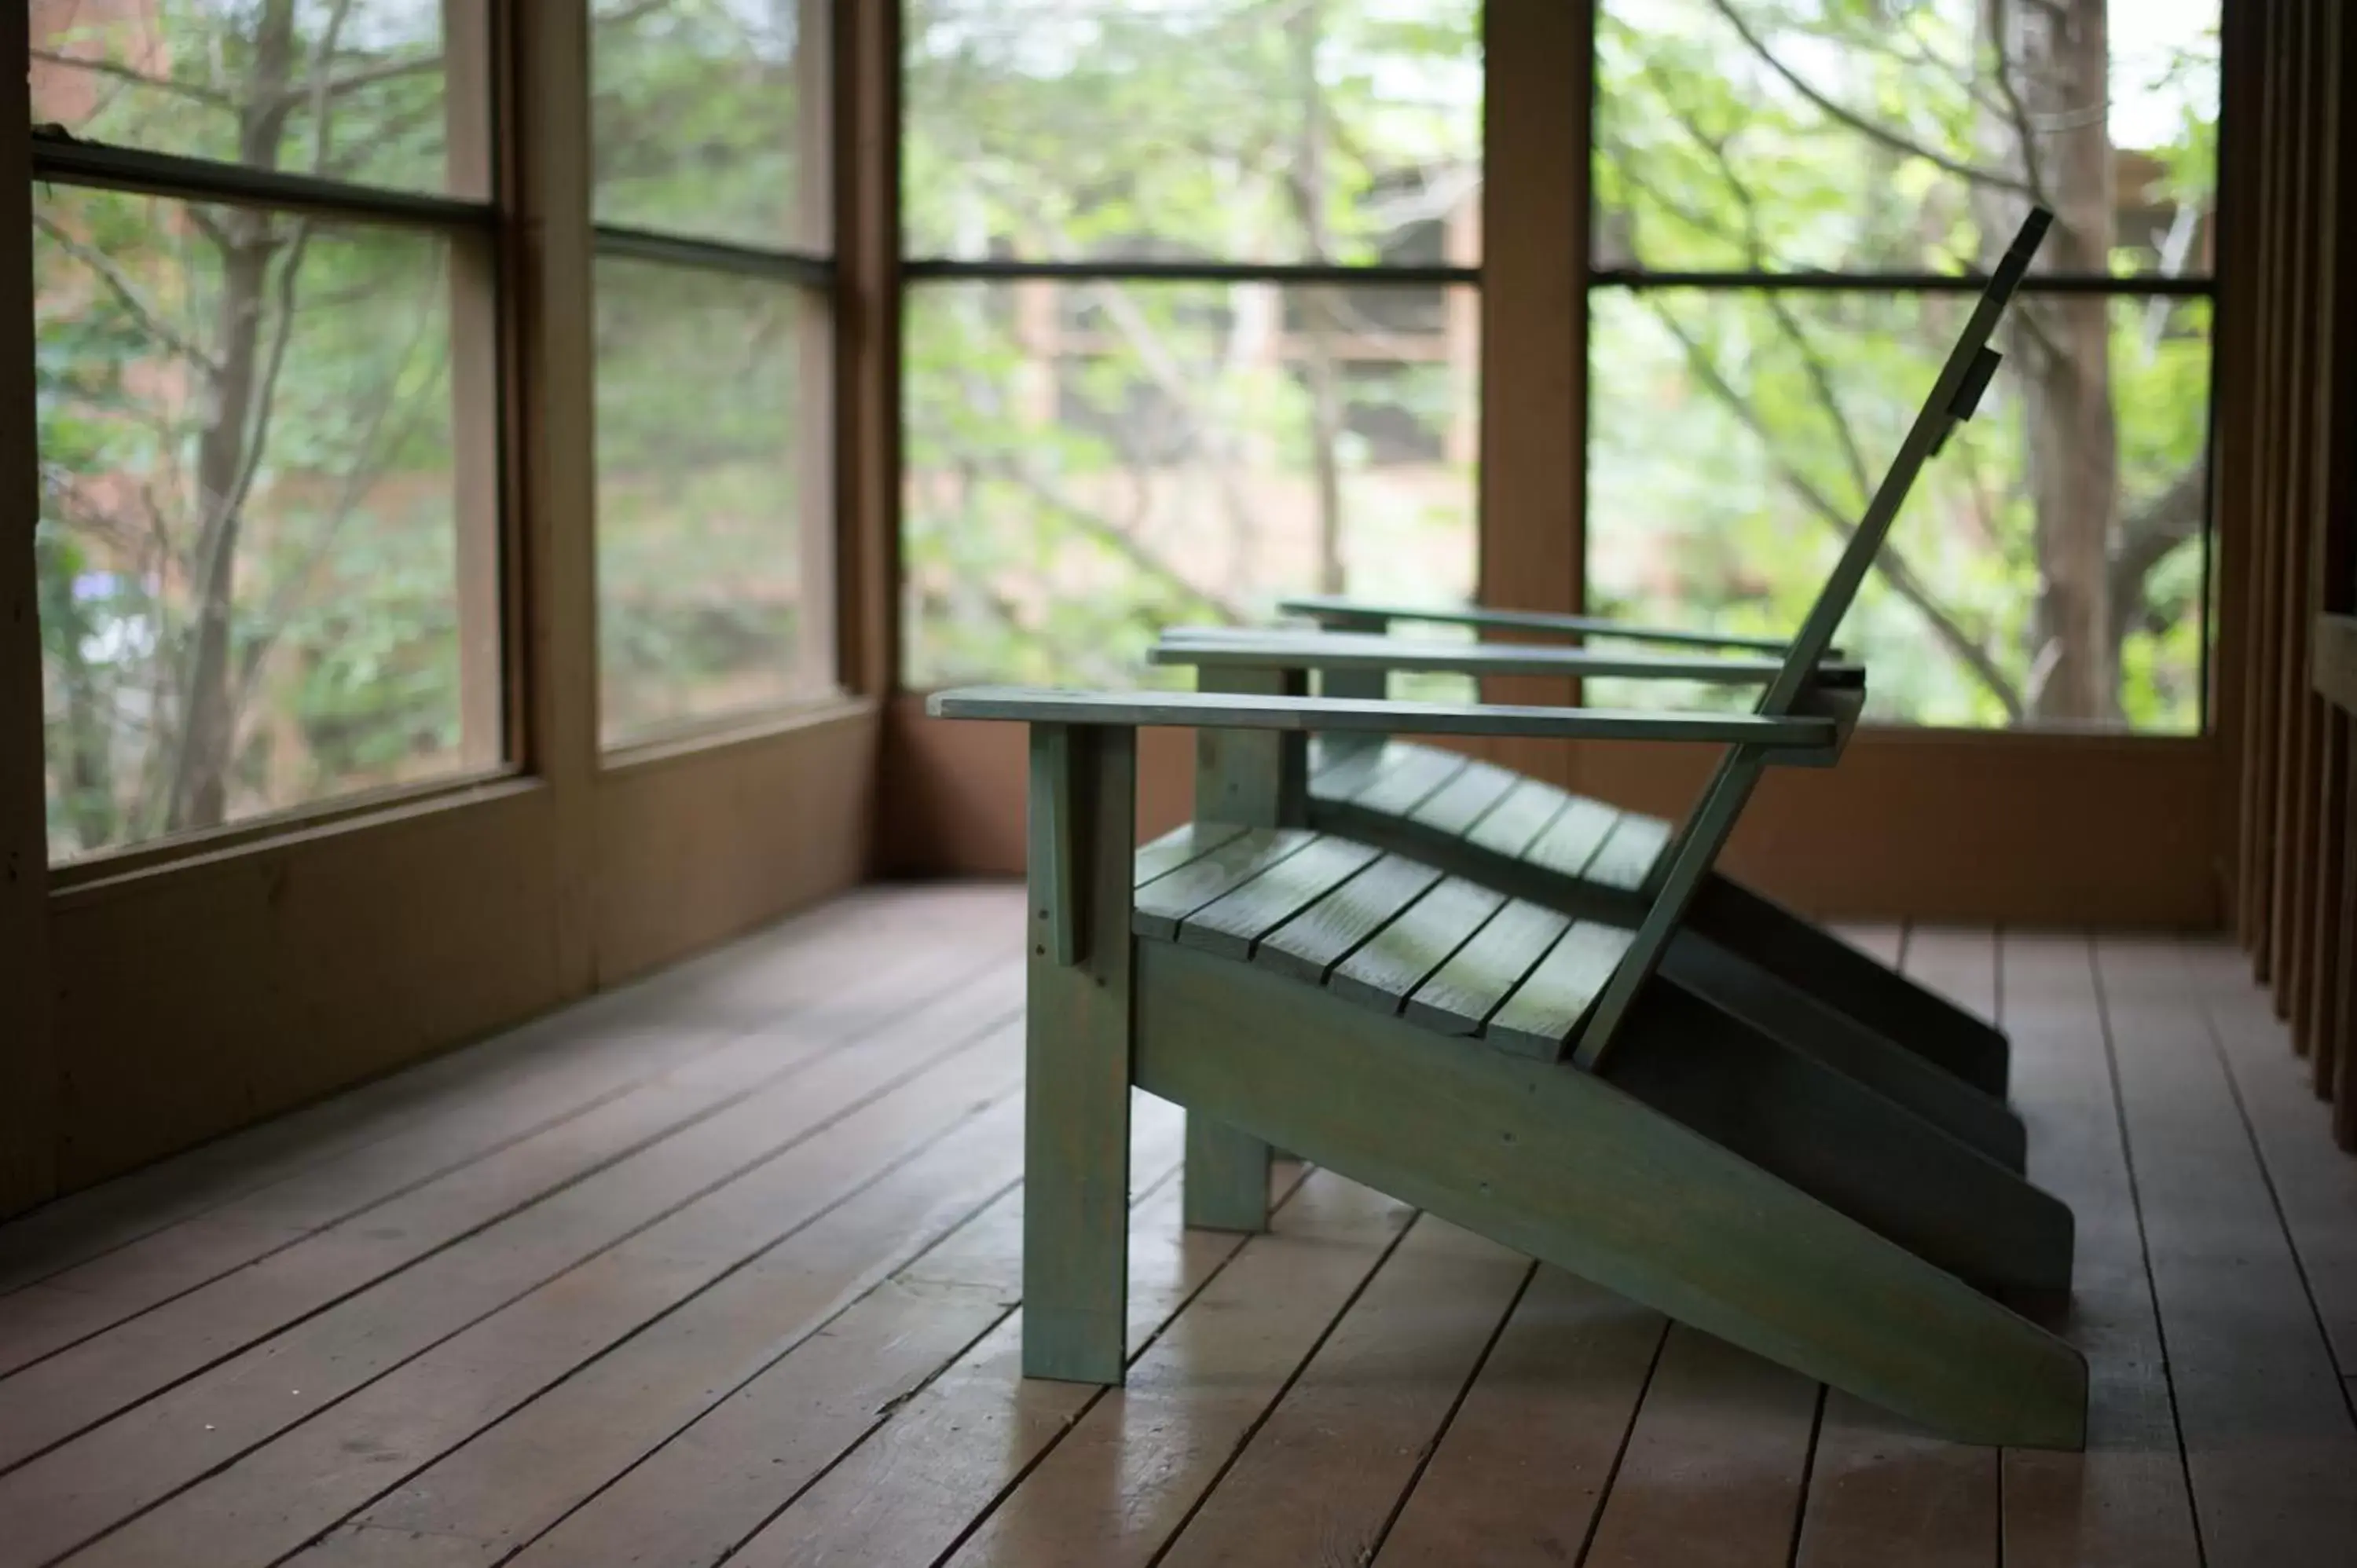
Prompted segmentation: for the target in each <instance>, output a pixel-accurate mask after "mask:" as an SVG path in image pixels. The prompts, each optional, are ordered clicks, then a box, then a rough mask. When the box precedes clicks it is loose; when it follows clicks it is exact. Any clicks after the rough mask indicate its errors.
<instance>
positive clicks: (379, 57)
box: [31, 0, 801, 858]
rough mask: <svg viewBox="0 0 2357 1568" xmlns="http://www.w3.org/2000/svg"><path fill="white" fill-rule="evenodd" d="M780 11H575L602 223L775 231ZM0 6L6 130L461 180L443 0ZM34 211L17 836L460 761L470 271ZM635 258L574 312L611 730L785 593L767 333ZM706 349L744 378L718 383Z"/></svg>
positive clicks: (427, 254)
mask: <svg viewBox="0 0 2357 1568" xmlns="http://www.w3.org/2000/svg"><path fill="white" fill-rule="evenodd" d="M796 15H797V6H796V0H598V4H597V6H596V9H595V11H594V12H593V16H594V19H595V26H596V28H597V42H598V44H599V53H598V77H597V82H596V84H595V90H596V95H597V102H596V105H595V108H596V113H597V124H598V125H599V129H600V133H601V134H600V145H599V166H598V172H599V178H600V188H599V192H598V198H599V206H600V210H601V215H603V214H605V213H606V212H607V209H612V212H613V214H614V215H617V216H619V219H620V220H623V221H627V222H631V223H634V224H639V225H642V226H649V227H679V226H685V227H688V228H690V229H694V228H697V227H699V226H702V227H705V228H709V227H710V225H709V222H708V221H707V220H704V219H703V218H702V217H701V215H706V214H719V215H722V216H724V217H733V218H734V220H736V221H737V222H738V223H739V224H740V230H739V231H738V232H737V233H735V234H723V235H722V236H721V237H723V238H734V239H739V240H742V241H744V242H763V241H768V242H773V243H774V242H778V241H780V240H781V239H786V240H791V239H797V238H801V236H800V235H799V234H793V233H786V232H782V229H783V228H785V227H787V226H788V220H787V219H786V218H784V217H781V216H780V214H787V213H791V210H792V209H793V207H794V198H793V191H794V180H795V177H796V166H797V162H798V159H799V157H800V149H798V148H797V147H796V146H795V145H793V143H792V141H791V124H792V113H793V111H792V107H791V89H792V86H793V72H794V59H793V52H794V49H795V48H796V47H797V29H796V27H795V26H794V17H795V16H796ZM31 20H32V38H33V44H34V57H33V81H32V88H33V113H34V118H35V121H36V123H37V129H38V134H45V135H49V136H71V137H75V138H79V139H81V140H83V141H89V142H98V143H107V144H113V145H124V146H131V147H138V148H145V149H151V150H155V151H160V152H168V153H174V154H179V155H184V156H202V157H206V158H210V159H213V160H216V161H219V162H223V163H230V164H238V165H242V166H249V167H253V168H258V169H264V170H276V171H284V172H292V173H301V174H306V175H317V176H320V177H327V178H330V179H335V180H339V181H345V182H350V183H355V184H360V185H366V186H374V187H382V188H392V189H396V190H416V191H425V192H430V193H436V194H448V195H452V196H457V197H461V198H466V199H480V198H481V197H482V196H483V195H484V194H485V192H486V189H487V182H488V174H487V162H486V156H485V155H486V152H487V148H486V147H485V145H483V144H484V143H485V141H487V139H488V135H487V115H488V105H487V104H485V103H482V102H472V101H466V100H464V99H463V96H462V97H459V98H454V96H453V94H454V93H457V92H458V91H459V90H458V89H456V88H454V87H453V86H452V85H451V84H452V83H454V82H459V81H475V82H479V81H481V80H482V78H481V73H480V71H479V70H477V69H474V68H475V67H478V66H479V64H480V62H481V60H482V58H483V55H482V51H483V50H484V49H486V48H488V34H487V32H484V31H482V30H481V29H482V27H483V12H482V9H481V7H480V5H479V4H476V3H475V0H34V5H33V16H32V18H31ZM453 27H455V28H457V29H458V32H457V34H456V35H455V37H454V36H453V35H451V34H450V33H449V32H448V31H447V29H450V28H453ZM460 57H464V58H463V59H461V58H460ZM454 60H457V61H458V63H459V64H461V65H463V66H464V67H465V68H466V69H454ZM716 86H717V87H718V88H719V89H721V90H722V91H718V92H716V91H715V89H716ZM780 114H782V115H783V121H782V124H783V126H784V127H785V129H784V130H783V131H781V130H780V125H781V121H780ZM35 207H36V218H35V229H36V232H35V264H36V274H37V276H36V287H35V293H36V311H37V314H38V343H39V350H38V352H39V360H38V367H37V381H38V399H39V404H38V406H39V410H40V419H41V433H40V434H41V458H42V476H43V485H42V511H41V516H40V520H39V522H38V538H37V549H38V581H39V585H40V606H39V608H40V614H41V627H42V648H43V655H44V659H43V666H44V683H45V690H46V697H47V703H46V707H47V716H48V723H47V730H48V746H47V752H48V773H49V790H48V796H49V824H50V842H51V847H52V853H53V854H54V855H56V856H58V857H59V858H68V857H71V856H74V855H79V854H89V853H91V852H94V851H97V850H101V849H106V848H111V847H114V846H117V845H122V844H126V843H138V842H142V841H145V840H148V839H152V838H155V837H157V836H159V835H164V834H169V833H174V832H188V831H195V830H200V829H204V828H208V827H212V826H217V825H220V824H221V823H223V822H234V821H238V820H242V819H245V818H249V817H253V816H255V815H259V814H263V813H266V812H270V811H279V810H284V809H286V808H288V807H293V806H298V805H306V804H309V803H312V802H314V801H318V800H329V799H334V798H337V797H340V796H344V795H348V794H351V793H354V792H357V791H361V790H366V789H372V788H380V787H383V786H387V785H393V784H400V783H408V782H414V781H417V780H421V779H435V778H438V777H447V776H450V775H453V774H457V773H460V772H463V771H466V770H468V769H470V768H479V767H481V766H484V765H485V764H486V763H495V762H496V761H497V760H498V757H499V756H500V735H499V718H498V714H499V704H500V671H499V666H498V653H499V650H498V643H497V635H498V634H497V627H496V609H495V608H493V609H492V610H491V611H490V613H489V614H488V615H486V614H485V613H484V607H485V606H487V605H489V606H494V607H495V605H496V602H497V593H496V585H490V584H484V583H462V581H461V574H462V572H464V571H468V570H475V571H479V570H481V568H479V567H468V566H465V565H462V563H463V562H466V561H468V559H469V558H470V555H474V556H475V558H477V559H489V558H490V556H489V554H488V553H480V554H477V553H470V552H468V551H467V550H466V549H465V548H464V542H465V538H466V534H467V531H468V530H469V529H480V528H490V527H496V522H495V521H494V520H495V518H496V512H497V501H496V496H495V495H493V494H492V493H491V486H492V485H493V484H494V483H495V480H494V478H493V477H492V471H491V469H492V465H490V464H488V463H476V464H472V465H470V462H469V453H470V452H471V453H473V454H480V453H482V452H485V451H488V450H490V446H489V443H490V441H492V440H493V439H495V436H494V434H493V433H495V432H496V429H497V421H498V417H499V416H498V412H497V410H496V408H495V407H494V406H491V404H490V397H489V394H488V388H489V384H490V374H491V372H490V355H491V354H492V352H493V344H492V342H491V341H490V337H489V335H488V334H487V333H485V332H484V331H482V330H481V323H482V321H483V320H485V319H486V317H483V316H481V315H480V314H479V313H478V311H476V310H475V309H473V308H470V306H471V305H472V304H473V303H474V302H470V301H468V300H465V299H461V298H456V297H454V294H453V280H454V278H457V279H461V280H463V281H462V285H461V286H464V284H465V283H480V285H481V288H480V289H479V290H478V291H477V299H478V300H479V299H484V298H488V292H487V291H488V287H489V283H488V278H489V273H488V265H487V263H488V260H489V258H488V256H486V255H482V254H478V253H476V252H477V251H478V250H479V247H478V246H476V245H475V244H474V243H473V242H471V241H470V240H468V239H466V238H460V239H457V240H455V241H454V240H453V239H452V238H450V237H447V236H446V235H444V234H441V233H438V232H436V231H432V230H429V229H410V228H404V227H393V226H379V225H362V224H357V223H350V222H341V221H336V222H330V221H327V220H320V219H318V218H315V217H311V216H307V215H303V214H298V213H294V212H289V211H284V210H273V209H264V208H258V207H248V206H232V205H227V204H221V203H208V202H199V201H181V200H177V199H167V198H158V197H151V196H141V195H131V194H125V193H122V192H117V191H113V190H103V189H96V188H81V187H73V186H68V185H63V184H51V185H45V186H42V187H39V188H37V189H36V192H35ZM671 272H672V269H666V268H655V267H636V266H627V267H624V268H623V269H622V277H623V279H624V281H628V282H631V283H632V284H634V285H635V284H636V278H637V276H638V274H649V273H651V274H656V281H655V283H654V285H652V286H644V285H636V286H630V287H619V286H617V287H613V288H610V289H608V288H604V287H601V294H600V298H599V316H598V321H597V341H598V349H599V356H600V363H601V375H600V378H599V380H600V385H599V410H598V412H599V417H600V424H601V430H602V432H603V437H602V438H601V443H600V447H601V449H600V453H599V460H600V473H599V478H600V497H601V503H603V510H605V511H608V512H610V513H611V514H612V518H613V520H615V521H614V526H611V527H607V526H604V525H603V524H601V537H600V544H601V546H602V547H604V549H605V550H606V552H607V553H608V554H609V555H610V556H611V557H613V558H614V559H615V560H616V561H617V562H619V564H621V565H622V566H623V567H624V568H625V569H626V570H627V571H628V573H629V574H630V576H629V577H628V578H627V579H623V580H619V583H618V584H617V583H609V582H606V581H604V580H601V585H605V586H608V587H609V588H610V590H611V591H608V592H605V593H603V594H601V610H602V618H603V622H604V624H603V625H602V627H601V631H602V633H603V637H602V640H603V642H604V643H605V646H606V649H607V651H608V659H607V660H606V671H605V676H606V683H607V685H608V689H609V692H610V693H612V694H613V697H614V706H615V711H616V714H617V715H618V722H619V725H621V726H622V727H625V728H627V727H629V726H630V725H632V724H634V723H641V724H642V723H647V722H652V720H654V719H658V718H661V717H663V716H667V715H668V714H670V712H671V711H672V709H673V708H674V707H676V706H678V705H679V704H678V703H677V702H676V701H675V694H676V693H677V692H678V691H680V690H681V689H683V688H688V689H693V690H694V692H695V693H696V694H697V696H698V697H699V698H705V697H709V696H711V695H712V693H715V692H716V691H717V692H725V693H736V694H737V696H738V697H740V698H742V697H746V696H748V695H751V696H756V697H759V696H766V694H767V691H768V689H767V688H766V687H765V686H763V684H762V672H763V671H766V670H767V669H768V668H769V667H770V666H771V665H773V664H775V663H776V662H777V661H778V660H779V659H780V657H782V655H781V654H780V649H781V648H788V649H790V648H791V642H792V635H793V629H792V628H793V623H794V618H795V608H794V600H795V598H796V596H797V595H798V593H799V586H798V584H797V583H796V582H795V574H794V572H793V569H792V563H791V554H792V546H791V540H792V529H793V527H794V526H795V525H796V524H797V522H798V511H799V505H800V501H799V498H798V497H797V496H796V495H795V494H794V493H793V491H792V485H791V468H790V467H789V466H787V465H783V464H781V463H780V457H779V455H780V449H781V447H782V446H784V445H785V444H786V442H787V439H788V437H789V435H790V431H788V430H787V429H785V428H783V426H784V425H785V424H787V423H788V422H789V417H790V410H788V409H785V408H781V406H780V405H781V404H784V403H791V397H792V396H793V392H794V389H795V387H796V384H797V376H798V368H797V365H796V362H795V360H794V349H793V347H792V345H791V342H789V343H787V344H785V345H784V346H783V347H782V348H781V347H780V329H778V328H769V329H760V330H748V329H747V327H746V319H745V317H743V315H742V313H741V312H737V311H736V310H734V308H733V304H734V302H732V301H730V300H728V299H726V297H723V298H721V299H720V300H719V302H718V303H719V305H720V306H722V307H723V308H724V309H725V310H726V311H727V314H728V316H729V317H730V319H727V320H723V321H721V322H719V323H718V324H717V326H716V322H715V318H714V308H713V300H712V295H713V292H714V291H713V288H712V287H711V286H709V285H700V284H699V283H698V281H697V279H696V278H695V276H694V274H682V275H680V276H677V277H673V276H670V275H667V274H670V273H671ZM470 273H471V274H473V275H472V276H471V277H470V276H469V275H468V274H470ZM598 276H599V282H600V284H601V285H606V284H608V283H609V282H611V281H613V276H614V271H613V269H610V268H608V266H607V265H606V264H605V263H600V266H599V273H598ZM721 292H722V294H723V295H724V296H725V295H726V289H725V287H724V288H723V289H722V291H721ZM699 302H701V303H700V305H699ZM792 303H793V302H792V301H791V299H789V300H787V301H786V302H785V306H784V308H783V309H782V310H779V309H771V310H770V315H771V316H773V317H791V315H792ZM772 350H774V351H775V352H774V353H773V352H771V351H772ZM731 352H733V353H736V354H739V355H747V356H748V362H747V365H746V367H745V371H746V373H744V374H741V375H736V376H730V375H726V374H716V373H715V372H716V371H721V370H723V368H724V367H725V365H726V360H725V358H724V356H725V355H726V354H728V353H731ZM454 355H457V356H458V357H459V364H458V368H459V369H461V370H463V371H466V372H467V374H465V375H461V376H456V377H454V375H453V363H452V360H453V356H454ZM606 367H610V368H611V370H612V371H613V373H612V374H611V375H608V374H605V373H603V370H604V369H605V368H606ZM469 383H471V384H472V385H473V386H474V387H476V388H477V389H479V390H482V391H483V392H484V393H485V395H483V396H482V397H481V398H479V400H477V401H472V402H470V401H468V398H467V396H466V395H464V394H463V392H461V391H460V390H458V389H460V388H461V387H463V386H465V385H467V384H469ZM765 414H766V415H771V416H773V417H771V418H770V421H769V423H768V424H763V423H762V417H761V416H763V415H765ZM781 492H782V493H781ZM780 519H783V520H784V522H785V526H784V527H782V528H780V527H770V526H766V525H769V524H772V523H774V522H775V521H777V520H780ZM781 544H782V550H781ZM780 553H783V554H784V556H785V557H786V563H785V565H784V567H783V569H782V571H780V570H779V569H777V567H776V565H775V563H774V557H776V556H777V555H779V554H780ZM765 584H768V585H780V586H778V587H776V588H775V589H774V590H772V589H770V588H768V587H764V586H762V585H765ZM746 585H750V586H746ZM468 622H472V623H479V624H462V623H468ZM781 627H782V630H781V629H780V628H781ZM485 637H488V638H489V639H490V644H489V647H488V648H484V647H482V646H480V643H481V640H482V639H484V638H485Z"/></svg>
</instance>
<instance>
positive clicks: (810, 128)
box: [785, 0, 841, 695]
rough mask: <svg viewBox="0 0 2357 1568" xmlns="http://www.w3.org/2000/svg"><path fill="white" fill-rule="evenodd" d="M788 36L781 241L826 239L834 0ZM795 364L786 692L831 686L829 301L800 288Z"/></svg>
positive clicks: (810, 8)
mask: <svg viewBox="0 0 2357 1568" xmlns="http://www.w3.org/2000/svg"><path fill="white" fill-rule="evenodd" d="M798 16H799V25H798V26H797V27H796V30H795V37H794V232H793V233H791V234H790V235H787V236H785V238H786V240H787V242H789V243H791V244H796V245H807V246H810V247H812V248H813V249H815V250H820V251H829V250H832V249H833V248H834V204H835V198H836V191H835V186H836V180H835V177H834V175H835V163H834V71H835V48H834V0H801V4H800V6H799V10H798ZM797 292H798V294H799V295H800V296H801V297H800V298H799V299H798V300H797V301H796V310H795V316H796V318H797V319H796V323H795V327H796V331H795V338H796V343H797V352H798V353H799V355H800V360H799V362H798V363H797V364H796V366H795V369H794V432H793V451H794V490H795V502H796V504H795V507H794V513H793V521H794V541H795V546H796V548H795V573H794V669H793V678H792V679H793V684H792V687H791V689H792V690H793V691H794V692H795V693H802V694H813V695H815V694H817V693H824V692H829V691H833V690H834V689H835V687H836V683H837V679H838V675H839V671H838V668H837V666H838V664H839V662H840V650H839V648H838V646H837V638H838V632H837V627H836V622H837V620H838V618H839V617H838V607H837V606H836V603H835V570H834V564H835V557H836V554H837V552H838V548H839V541H838V535H839V533H840V532H841V520H840V516H839V513H838V510H837V508H836V506H835V495H836V489H835V424H836V421H835V405H836V403H838V402H839V401H840V400H841V392H840V389H839V388H838V387H837V386H836V384H835V378H836V359H835V334H834V319H833V317H834V309H833V304H834V302H833V301H832V300H831V299H829V298H828V297H827V296H826V295H824V294H822V293H820V292H818V291H816V290H810V289H804V290H799V291H797Z"/></svg>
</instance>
